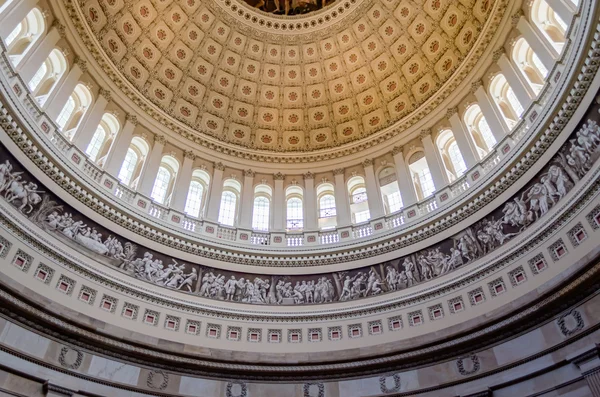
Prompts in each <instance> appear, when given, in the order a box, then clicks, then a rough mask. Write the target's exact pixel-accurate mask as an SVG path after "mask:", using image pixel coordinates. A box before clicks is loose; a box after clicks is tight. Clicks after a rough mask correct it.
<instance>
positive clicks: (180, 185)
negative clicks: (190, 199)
mask: <svg viewBox="0 0 600 397" xmlns="http://www.w3.org/2000/svg"><path fill="white" fill-rule="evenodd" d="M195 160H196V155H195V154H194V152H192V151H191V150H188V151H185V152H183V164H182V165H181V168H180V169H179V172H178V173H177V180H176V181H175V188H174V189H173V199H172V200H171V208H173V209H174V210H175V211H179V212H183V211H184V210H185V203H186V202H187V195H188V192H189V190H190V183H191V182H192V172H193V169H192V168H193V167H194V161H195Z"/></svg>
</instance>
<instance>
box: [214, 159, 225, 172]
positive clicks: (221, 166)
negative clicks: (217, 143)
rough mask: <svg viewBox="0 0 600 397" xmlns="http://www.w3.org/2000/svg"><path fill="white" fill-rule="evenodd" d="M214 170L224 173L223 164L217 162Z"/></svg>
mask: <svg viewBox="0 0 600 397" xmlns="http://www.w3.org/2000/svg"><path fill="white" fill-rule="evenodd" d="M215 169H216V170H219V171H225V165H223V163H221V162H220V161H219V162H218V163H216V164H215Z"/></svg>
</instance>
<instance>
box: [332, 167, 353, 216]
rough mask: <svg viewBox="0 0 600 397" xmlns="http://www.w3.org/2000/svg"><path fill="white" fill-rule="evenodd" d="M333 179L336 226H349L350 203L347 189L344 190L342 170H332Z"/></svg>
mask: <svg viewBox="0 0 600 397" xmlns="http://www.w3.org/2000/svg"><path fill="white" fill-rule="evenodd" d="M333 175H334V178H335V211H336V214H337V226H338V227H344V226H349V225H350V223H351V219H350V202H349V199H348V189H347V188H346V179H345V176H344V169H343V168H339V169H336V170H333Z"/></svg>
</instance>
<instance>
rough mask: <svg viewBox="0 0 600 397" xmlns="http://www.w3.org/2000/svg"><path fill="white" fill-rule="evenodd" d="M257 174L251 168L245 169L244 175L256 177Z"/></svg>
mask: <svg viewBox="0 0 600 397" xmlns="http://www.w3.org/2000/svg"><path fill="white" fill-rule="evenodd" d="M255 175H256V172H254V171H252V170H251V169H247V170H246V171H244V176H247V177H250V178H254V176H255Z"/></svg>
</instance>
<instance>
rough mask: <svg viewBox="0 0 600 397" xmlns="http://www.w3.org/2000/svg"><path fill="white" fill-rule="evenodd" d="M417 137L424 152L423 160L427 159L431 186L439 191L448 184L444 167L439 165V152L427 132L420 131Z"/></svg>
mask: <svg viewBox="0 0 600 397" xmlns="http://www.w3.org/2000/svg"><path fill="white" fill-rule="evenodd" d="M419 137H420V138H421V142H422V143H423V151H424V152H425V159H427V166H428V167H429V172H430V173H431V179H433V185H434V186H435V190H436V191H439V190H441V189H442V188H443V187H444V186H446V185H447V184H448V176H447V175H446V167H444V165H443V164H442V163H441V159H440V157H439V150H438V149H437V148H436V147H435V145H434V143H433V139H431V133H430V132H429V130H423V131H421V134H420V135H419Z"/></svg>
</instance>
